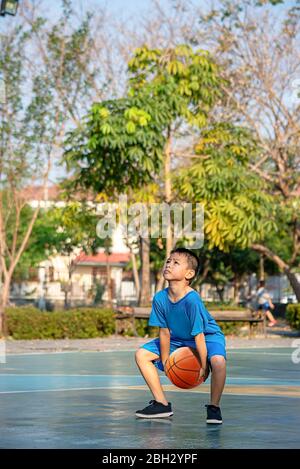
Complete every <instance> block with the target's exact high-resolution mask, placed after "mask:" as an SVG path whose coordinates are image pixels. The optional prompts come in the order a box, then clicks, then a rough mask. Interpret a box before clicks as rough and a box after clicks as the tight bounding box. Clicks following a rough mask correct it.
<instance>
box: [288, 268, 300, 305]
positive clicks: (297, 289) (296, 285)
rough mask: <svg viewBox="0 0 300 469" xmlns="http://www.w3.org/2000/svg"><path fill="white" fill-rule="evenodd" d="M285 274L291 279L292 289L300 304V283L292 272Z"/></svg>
mask: <svg viewBox="0 0 300 469" xmlns="http://www.w3.org/2000/svg"><path fill="white" fill-rule="evenodd" d="M285 274H286V276H287V278H288V279H289V282H290V284H291V286H292V289H293V290H294V293H295V295H296V298H297V300H298V301H299V303H300V282H299V281H298V279H297V277H296V275H295V274H294V273H293V272H291V271H290V270H286V271H285Z"/></svg>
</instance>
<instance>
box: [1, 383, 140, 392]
mask: <svg viewBox="0 0 300 469" xmlns="http://www.w3.org/2000/svg"><path fill="white" fill-rule="evenodd" d="M135 386H136V385H135ZM97 389H121V390H124V389H125V390H128V389H130V386H99V387H92V388H66V389H65V388H60V389H27V390H24V391H0V394H24V393H32V392H61V391H62V392H65V391H93V390H97Z"/></svg>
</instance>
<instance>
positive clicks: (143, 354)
mask: <svg viewBox="0 0 300 469" xmlns="http://www.w3.org/2000/svg"><path fill="white" fill-rule="evenodd" d="M146 359H147V350H145V349H143V348H139V349H138V350H137V351H136V352H135V361H136V362H141V361H145V360H146Z"/></svg>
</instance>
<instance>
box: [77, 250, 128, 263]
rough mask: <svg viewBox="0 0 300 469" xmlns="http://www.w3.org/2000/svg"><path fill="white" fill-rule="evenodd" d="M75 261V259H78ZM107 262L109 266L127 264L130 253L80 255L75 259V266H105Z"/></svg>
mask: <svg viewBox="0 0 300 469" xmlns="http://www.w3.org/2000/svg"><path fill="white" fill-rule="evenodd" d="M79 258H80V260H78V261H77V259H79ZM107 261H108V263H109V264H110V265H120V264H123V265H124V264H127V262H129V261H130V253H124V252H114V253H112V254H109V255H108V256H107V254H106V253H105V252H99V253H97V254H95V255H94V256H93V255H86V254H84V255H82V254H80V255H79V256H78V257H77V258H76V259H75V262H77V265H106V264H107Z"/></svg>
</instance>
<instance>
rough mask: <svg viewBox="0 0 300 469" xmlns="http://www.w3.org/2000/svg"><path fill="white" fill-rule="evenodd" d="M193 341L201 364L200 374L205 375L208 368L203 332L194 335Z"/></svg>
mask: <svg viewBox="0 0 300 469" xmlns="http://www.w3.org/2000/svg"><path fill="white" fill-rule="evenodd" d="M195 342H196V347H197V351H198V353H199V356H200V361H201V364H202V368H201V371H200V376H204V377H205V376H206V374H207V371H208V370H207V348H206V343H205V338H204V334H203V332H202V333H201V334H197V335H196V336H195Z"/></svg>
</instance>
